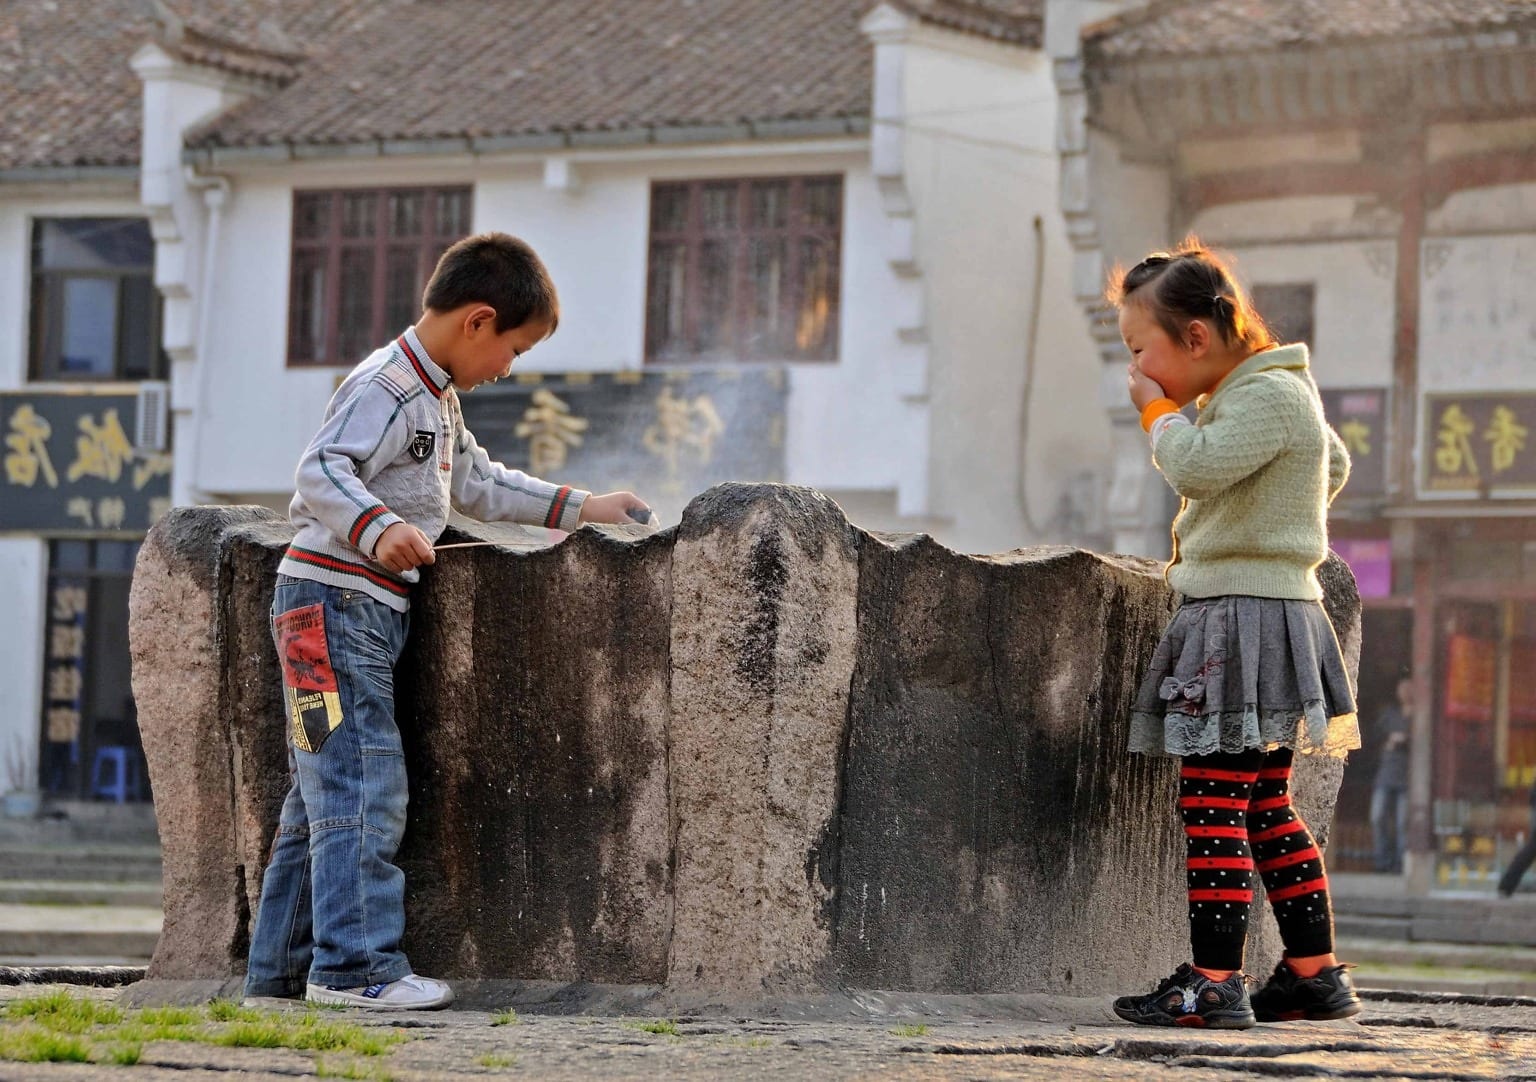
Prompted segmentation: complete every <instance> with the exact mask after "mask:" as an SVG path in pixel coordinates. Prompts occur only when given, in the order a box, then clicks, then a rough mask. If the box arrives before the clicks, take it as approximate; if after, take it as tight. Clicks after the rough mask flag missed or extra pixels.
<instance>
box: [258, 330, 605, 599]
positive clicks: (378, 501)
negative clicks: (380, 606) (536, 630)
mask: <svg viewBox="0 0 1536 1082" xmlns="http://www.w3.org/2000/svg"><path fill="white" fill-rule="evenodd" d="M296 487H297V491H296V492H295V493H294V497H293V502H292V504H290V505H289V508H288V517H289V519H291V520H292V522H293V524H294V525H295V526H297V527H298V533H297V534H296V535H295V536H294V539H293V542H292V544H290V545H289V546H288V552H287V554H286V555H285V556H284V557H283V560H282V563H281V564H280V565H279V566H278V571H279V572H280V573H281V574H284V575H292V576H293V577H295V578H301V579H313V580H315V581H316V582H324V583H329V584H330V585H332V586H341V587H351V588H353V589H357V590H361V591H362V592H364V593H366V594H368V595H370V596H372V597H374V598H377V599H378V600H379V601H382V602H383V603H384V604H386V605H388V606H389V607H390V608H392V609H395V610H397V611H399V612H405V611H406V610H407V609H408V608H409V607H410V584H411V583H412V582H414V581H416V579H417V577H418V575H417V573H416V572H414V571H409V572H406V573H405V574H403V575H399V574H396V573H395V572H393V571H390V570H389V569H387V568H386V567H384V566H383V565H382V564H380V563H378V562H377V561H375V560H373V559H372V556H373V550H374V546H376V545H377V544H378V542H379V538H380V537H381V536H382V535H383V533H384V531H385V530H387V529H389V527H390V526H393V525H394V524H395V523H397V522H408V523H410V524H411V525H412V526H415V527H416V528H418V529H419V530H421V531H422V533H424V534H426V535H427V536H428V537H429V538H431V539H433V540H434V541H435V540H436V539H437V538H438V537H439V536H441V534H442V532H443V527H444V526H446V525H447V523H448V510H449V507H450V506H451V507H452V508H453V509H455V510H458V511H461V512H463V513H464V514H466V515H469V516H470V517H472V518H477V519H480V520H481V521H482V522H493V521H512V522H522V523H527V524H530V525H537V526H548V527H552V528H559V529H562V530H574V529H575V528H576V523H577V521H578V520H579V518H580V515H581V505H582V504H583V503H584V502H585V501H586V499H587V497H588V496H589V495H591V493H588V492H583V491H581V490H579V489H573V488H571V487H569V486H563V487H562V486H560V485H554V484H550V483H549V482H548V481H541V480H539V479H538V478H537V477H530V476H528V475H527V474H525V473H523V472H522V471H521V470H513V469H508V468H507V467H506V466H503V465H502V464H501V463H499V462H493V461H491V459H490V456H488V455H487V454H486V453H485V451H484V450H482V449H481V447H480V445H479V444H478V443H476V442H475V438H474V436H473V435H471V434H470V431H469V429H467V428H465V427H464V415H463V413H462V412H461V410H460V408H459V397H458V393H457V392H456V391H455V390H454V389H453V387H452V386H450V385H449V376H448V373H447V372H445V371H443V369H442V368H441V367H440V366H439V365H438V364H437V363H436V362H434V361H433V360H432V358H431V357H430V356H428V355H427V351H426V349H424V348H423V347H422V344H421V339H419V338H417V337H416V329H415V328H414V327H412V328H409V329H407V330H406V332H405V333H404V334H402V335H401V336H400V337H399V338H397V339H395V341H394V342H392V343H390V344H389V345H388V346H385V347H384V348H383V349H380V350H376V351H375V352H374V353H373V354H372V355H371V356H370V357H369V358H368V359H367V360H365V361H363V363H362V364H360V365H358V366H357V367H356V368H355V369H353V370H352V373H351V375H349V376H347V378H346V379H345V380H344V381H342V384H341V386H340V387H338V388H337V389H336V393H335V394H334V395H332V396H331V401H330V404H329V405H328V406H326V409H325V419H324V421H323V422H322V423H321V425H320V431H319V432H317V433H316V434H315V438H314V439H313V440H311V441H310V444H309V447H308V448H307V449H306V450H305V452H304V457H303V458H301V459H300V460H299V468H298V474H297V477H296Z"/></svg>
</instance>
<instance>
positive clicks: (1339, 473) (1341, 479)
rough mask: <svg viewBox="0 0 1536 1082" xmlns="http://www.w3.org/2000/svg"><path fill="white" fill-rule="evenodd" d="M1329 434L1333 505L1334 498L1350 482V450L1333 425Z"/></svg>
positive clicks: (1329, 429) (1330, 484)
mask: <svg viewBox="0 0 1536 1082" xmlns="http://www.w3.org/2000/svg"><path fill="white" fill-rule="evenodd" d="M1327 432H1328V502H1329V504H1332V503H1333V501H1334V498H1335V497H1337V496H1338V494H1339V492H1340V491H1341V490H1342V489H1343V488H1344V483H1345V482H1346V481H1348V480H1349V470H1350V461H1349V449H1348V448H1347V447H1345V446H1344V441H1343V440H1342V439H1340V438H1339V434H1338V433H1337V432H1335V431H1334V430H1333V426H1332V425H1328V426H1327Z"/></svg>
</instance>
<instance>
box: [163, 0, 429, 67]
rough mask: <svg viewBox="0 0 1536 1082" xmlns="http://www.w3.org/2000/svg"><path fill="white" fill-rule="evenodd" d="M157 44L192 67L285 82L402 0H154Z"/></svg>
mask: <svg viewBox="0 0 1536 1082" xmlns="http://www.w3.org/2000/svg"><path fill="white" fill-rule="evenodd" d="M160 2H161V5H162V10H163V11H164V12H165V14H166V31H165V34H164V35H163V37H164V42H163V44H164V45H165V47H166V48H167V49H169V50H170V51H171V52H173V53H175V54H177V55H179V56H180V57H181V58H182V59H184V60H186V61H188V62H189V63H193V64H200V65H203V66H205V67H213V68H221V69H223V70H225V71H229V72H232V73H234V74H237V75H245V76H249V77H251V78H255V79H264V80H272V81H275V82H289V81H291V80H292V79H293V78H294V77H295V76H297V75H298V73H299V69H300V66H301V65H302V63H303V62H304V60H306V59H307V58H308V57H310V56H314V55H317V54H319V53H321V52H324V51H325V50H326V49H327V48H329V46H330V44H331V42H332V41H333V40H334V39H335V38H336V37H337V36H338V35H340V34H344V33H348V32H350V31H354V30H356V29H358V28H360V27H361V26H362V25H363V24H365V23H366V22H368V21H369V20H371V19H374V18H379V17H388V16H389V15H390V14H391V13H392V12H393V11H394V10H395V9H396V8H398V7H399V6H401V4H403V3H405V2H407V0H160Z"/></svg>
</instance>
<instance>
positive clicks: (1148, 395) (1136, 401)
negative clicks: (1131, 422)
mask: <svg viewBox="0 0 1536 1082" xmlns="http://www.w3.org/2000/svg"><path fill="white" fill-rule="evenodd" d="M1125 386H1126V390H1128V391H1129V392H1130V394H1131V404H1132V405H1133V406H1135V407H1136V409H1137V411H1138V412H1140V411H1141V410H1144V409H1146V408H1147V403H1149V402H1155V401H1157V400H1158V399H1159V398H1167V397H1168V394H1167V392H1166V391H1164V390H1163V387H1162V384H1160V383H1158V382H1157V381H1156V380H1154V379H1152V378H1151V377H1150V376H1148V375H1147V374H1146V373H1145V372H1143V371H1142V370H1141V369H1140V368H1137V367H1136V365H1135V364H1134V363H1133V364H1131V365H1128V366H1127V367H1126V377H1125Z"/></svg>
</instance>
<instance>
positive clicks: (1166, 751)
mask: <svg viewBox="0 0 1536 1082" xmlns="http://www.w3.org/2000/svg"><path fill="white" fill-rule="evenodd" d="M1109 300H1110V301H1111V302H1112V303H1113V304H1114V305H1115V306H1116V307H1117V308H1118V309H1119V312H1120V335H1121V337H1122V338H1124V340H1125V344H1126V347H1127V348H1128V349H1129V350H1130V353H1131V364H1130V367H1129V375H1128V378H1127V384H1128V387H1129V391H1130V397H1131V401H1132V403H1133V404H1134V405H1135V407H1136V408H1137V409H1138V410H1140V411H1141V418H1142V426H1143V427H1144V428H1145V429H1146V430H1147V432H1148V434H1149V436H1150V438H1151V441H1152V458H1153V461H1154V463H1155V464H1156V465H1157V468H1158V469H1159V470H1160V471H1161V472H1162V474H1163V477H1164V479H1165V480H1166V481H1167V482H1168V483H1169V484H1170V485H1171V486H1172V487H1173V489H1174V491H1176V492H1177V493H1178V494H1179V495H1180V496H1182V497H1183V498H1184V499H1183V505H1182V507H1181V509H1180V511H1179V514H1178V517H1177V518H1176V519H1175V520H1174V524H1173V558H1172V559H1171V560H1170V561H1169V563H1168V567H1167V571H1166V577H1167V579H1168V583H1169V585H1170V586H1172V587H1173V588H1174V590H1176V591H1178V593H1179V594H1181V595H1183V603H1182V605H1181V606H1180V607H1179V610H1178V611H1177V612H1176V613H1175V614H1174V616H1173V619H1172V620H1171V621H1170V622H1169V624H1168V627H1167V629H1166V630H1165V631H1164V632H1163V637H1162V639H1161V641H1159V642H1158V644H1157V650H1156V652H1155V654H1154V655H1153V658H1152V667H1151V669H1150V671H1149V672H1148V673H1147V674H1146V676H1145V678H1144V679H1143V681H1142V684H1141V689H1140V691H1139V692H1138V694H1137V696H1136V702H1135V707H1134V709H1133V711H1132V715H1131V739H1130V750H1131V751H1134V752H1142V753H1145V754H1150V755H1176V756H1179V757H1181V758H1182V760H1183V764H1182V767H1181V769H1180V782H1179V815H1180V817H1181V818H1182V819H1183V821H1184V835H1185V846H1186V860H1185V865H1186V875H1187V883H1188V891H1189V936H1190V947H1191V953H1192V956H1193V957H1192V960H1191V961H1190V962H1187V963H1185V964H1183V965H1181V966H1179V968H1178V969H1177V970H1176V971H1174V973H1173V974H1172V975H1171V976H1169V977H1167V978H1165V979H1164V980H1163V981H1162V982H1161V983H1159V984H1158V985H1157V986H1156V988H1155V989H1153V991H1152V992H1151V993H1149V994H1146V995H1136V996H1123V997H1121V998H1119V999H1117V1000H1115V1003H1114V1010H1115V1013H1116V1014H1118V1015H1119V1016H1120V1017H1121V1018H1124V1019H1125V1020H1127V1021H1129V1022H1135V1023H1137V1024H1139V1025H1149V1026H1209V1027H1213V1028H1222V1029H1246V1028H1248V1027H1250V1026H1252V1025H1253V1024H1254V1023H1255V1021H1261V1022H1277V1021H1281V1020H1288V1019H1303V1018H1304V1019H1327V1018H1347V1017H1349V1016H1350V1015H1353V1014H1357V1013H1358V1012H1359V1010H1360V999H1359V996H1358V995H1356V993H1355V988H1354V983H1353V981H1352V980H1351V979H1350V976H1349V971H1348V969H1347V968H1346V967H1345V966H1343V965H1341V964H1340V963H1339V960H1338V958H1336V957H1335V956H1334V941H1333V914H1332V908H1331V905H1330V902H1329V894H1328V875H1327V872H1326V871H1325V870H1324V868H1323V856H1322V853H1321V852H1320V851H1319V850H1318V848H1317V846H1316V844H1315V843H1314V842H1313V839H1312V835H1311V833H1310V832H1309V831H1308V830H1307V826H1306V824H1305V823H1304V822H1302V820H1301V817H1300V816H1299V815H1298V814H1297V812H1296V809H1295V808H1294V807H1293V806H1292V804H1291V794H1290V777H1291V762H1292V757H1293V755H1294V754H1295V751H1296V750H1297V749H1300V750H1305V751H1316V752H1320V753H1323V754H1329V755H1338V756H1342V755H1343V754H1344V753H1345V752H1346V751H1347V750H1349V749H1351V748H1357V747H1359V746H1360V734H1359V727H1358V725H1357V724H1356V721H1355V716H1354V713H1355V703H1354V693H1353V690H1352V689H1351V687H1350V681H1349V676H1348V673H1347V672H1346V670H1345V666H1344V658H1343V656H1342V654H1341V653H1340V650H1339V643H1338V639H1337V637H1336V636H1335V634H1334V630H1333V625H1332V624H1331V623H1330V622H1329V620H1328V614H1327V613H1326V612H1325V611H1324V609H1323V606H1322V596H1323V592H1322V588H1321V586H1320V585H1319V583H1318V579H1317V568H1318V565H1319V564H1321V563H1322V562H1323V560H1324V558H1325V557H1326V556H1327V555H1328V527H1327V512H1328V505H1329V503H1330V502H1332V500H1333V498H1334V496H1336V495H1337V494H1338V492H1339V490H1340V489H1341V488H1342V487H1343V485H1344V481H1345V478H1346V477H1348V475H1349V456H1348V454H1347V452H1346V451H1345V449H1344V445H1343V442H1342V441H1341V440H1340V439H1339V437H1338V436H1337V435H1336V434H1335V433H1334V432H1333V430H1332V429H1330V428H1329V427H1328V426H1327V424H1326V423H1325V422H1324V420H1323V407H1322V402H1321V400H1320V399H1319V397H1318V391H1317V385H1316V384H1315V383H1314V382H1313V380H1312V374H1311V372H1310V370H1309V369H1308V364H1307V347H1306V346H1305V345H1299V344H1298V345H1288V346H1281V345H1279V344H1277V343H1276V342H1275V340H1274V339H1273V338H1272V337H1271V336H1270V333H1269V331H1268V330H1267V329H1266V327H1265V326H1264V322H1263V320H1262V319H1261V318H1260V317H1259V315H1258V313H1257V312H1255V311H1254V309H1253V307H1252V306H1251V304H1250V303H1249V300H1248V297H1247V295H1246V294H1245V293H1244V291H1243V289H1242V287H1241V286H1240V285H1239V284H1238V283H1237V281H1236V280H1235V279H1234V277H1233V276H1232V274H1231V273H1230V272H1229V271H1228V269H1227V267H1226V266H1225V264H1224V263H1223V262H1222V260H1221V259H1220V258H1219V257H1218V256H1217V255H1216V254H1215V253H1213V252H1211V251H1210V250H1208V249H1206V248H1204V247H1202V246H1201V244H1200V242H1199V241H1198V240H1197V239H1195V238H1194V237H1190V238H1189V239H1187V240H1186V241H1185V242H1184V244H1183V245H1182V246H1180V247H1179V248H1178V249H1177V250H1175V251H1173V252H1157V253H1154V254H1152V255H1149V256H1148V257H1147V258H1146V259H1144V260H1142V261H1141V262H1140V263H1138V264H1136V266H1134V267H1132V268H1131V269H1130V271H1128V272H1125V273H1123V274H1121V273H1119V272H1117V274H1116V280H1115V281H1113V282H1112V284H1111V287H1110V291H1109ZM1191 403H1195V404H1196V405H1198V406H1199V409H1200V413H1199V417H1198V419H1197V420H1195V421H1193V422H1191V421H1190V420H1188V419H1187V418H1186V417H1185V416H1184V415H1183V414H1182V413H1181V412H1180V410H1182V409H1183V408H1184V407H1185V406H1188V405H1189V404H1191ZM1255 861H1257V868H1258V871H1259V873H1260V874H1261V875H1262V876H1263V879H1264V887H1265V890H1266V892H1267V894H1268V896H1269V904H1270V906H1271V908H1272V909H1273V910H1274V914H1275V920H1276V921H1277V922H1278V923H1279V926H1280V938H1281V940H1282V942H1283V943H1284V945H1285V955H1284V957H1283V958H1282V959H1281V960H1280V962H1279V964H1277V965H1276V966H1275V971H1274V975H1273V976H1271V977H1270V978H1269V981H1268V983H1267V984H1265V985H1264V987H1263V988H1261V989H1260V990H1259V991H1258V992H1256V993H1254V994H1253V996H1252V997H1251V999H1250V996H1249V993H1248V988H1247V985H1246V981H1245V978H1244V974H1243V951H1244V947H1245V945H1246V943H1247V939H1248V927H1249V918H1250V909H1251V906H1252V902H1253V887H1254V883H1253V872H1254V868H1255Z"/></svg>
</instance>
